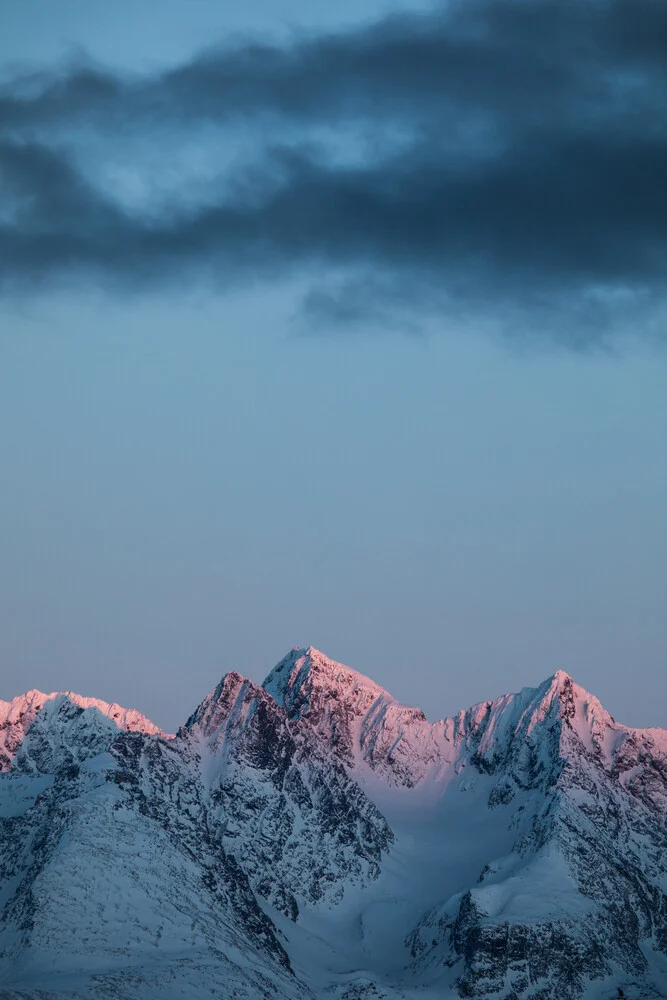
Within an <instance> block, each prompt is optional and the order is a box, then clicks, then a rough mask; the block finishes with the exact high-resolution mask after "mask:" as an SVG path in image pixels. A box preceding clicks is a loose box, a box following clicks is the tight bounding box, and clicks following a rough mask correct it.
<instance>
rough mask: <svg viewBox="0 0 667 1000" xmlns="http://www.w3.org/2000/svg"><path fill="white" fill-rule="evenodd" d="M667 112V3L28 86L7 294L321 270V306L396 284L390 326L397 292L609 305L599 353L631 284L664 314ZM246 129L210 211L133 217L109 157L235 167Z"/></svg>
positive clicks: (9, 226) (386, 29)
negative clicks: (109, 175)
mask: <svg viewBox="0 0 667 1000" xmlns="http://www.w3.org/2000/svg"><path fill="white" fill-rule="evenodd" d="M665 107H667V5H666V4H664V3H663V2H662V0H591V3H588V4H578V3H576V4H575V3H563V2H562V0H466V2H465V3H455V4H452V5H450V6H449V7H448V8H447V9H446V10H443V11H439V12H438V13H436V14H433V15H432V16H429V17H426V16H420V17H416V16H412V17H403V18H393V19H390V20H386V21H383V22H382V23H379V24H376V25H372V26H366V27H363V28H361V29H359V30H358V31H357V32H354V33H346V34H340V35H327V36H324V37H317V38H303V39H297V40H295V41H294V42H293V43H292V44H290V45H287V46H284V47H282V48H280V47H275V46H269V45H259V44H247V45H243V46H237V47H236V48H235V49H225V50H215V51H209V52H206V53H204V54H202V55H200V56H199V57H197V58H196V59H193V60H192V61H191V62H190V63H188V64H187V65H185V66H182V67H178V68H176V69H172V70H170V71H168V72H165V73H162V74H160V75H158V76H154V77H151V78H145V77H142V78H132V79H130V78H124V77H121V76H117V75H114V74H113V73H110V72H108V71H103V70H100V69H99V68H95V67H91V66H87V65H79V66H70V67H68V68H67V69H66V70H64V71H63V72H61V73H60V74H51V75H49V74H44V73H34V72H33V73H32V74H25V75H24V76H22V77H21V78H20V79H19V78H16V79H13V80H11V81H10V82H8V83H6V84H5V85H4V87H3V88H0V184H1V185H2V186H1V188H0V194H1V197H2V203H0V267H1V278H2V285H3V287H4V288H5V289H21V288H25V287H34V285H35V284H36V283H42V282H43V281H44V280H45V279H56V280H59V281H61V280H63V279H64V278H66V277H67V276H68V275H70V276H75V277H77V278H78V277H80V276H81V275H83V274H86V275H88V276H89V277H91V278H95V279H97V280H103V281H105V282H109V281H111V282H114V283H120V284H122V285H123V286H125V287H136V288H144V287H151V286H155V285H157V286H159V285H160V283H161V282H164V281H166V280H170V281H171V280H172V279H173V277H174V276H175V275H179V276H180V278H181V279H182V280H195V279H196V280H201V279H203V278H204V279H206V280H207V281H210V282H213V283H214V284H215V285H217V286H220V287H225V286H226V285H229V284H231V283H234V282H238V281H240V280H243V279H245V278H248V277H252V278H257V277H264V276H271V275H274V274H281V273H284V272H286V271H288V270H291V269H294V268H301V269H304V270H305V271H306V272H307V273H308V274H311V275H313V274H315V275H317V274H328V273H331V274H332V275H334V279H333V281H332V283H331V284H330V285H327V284H326V283H325V284H324V285H322V283H321V280H318V281H316V288H315V289H314V290H313V292H312V293H311V294H310V295H309V296H308V297H307V301H306V306H307V307H308V308H309V309H310V310H311V312H312V313H313V314H317V315H318V316H320V317H321V316H322V315H324V314H328V315H329V318H330V319H333V320H335V321H337V322H350V321H352V320H354V319H355V318H358V317H359V315H360V313H361V312H363V295H360V292H359V289H360V287H364V283H363V282H361V284H360V281H359V277H360V276H361V275H362V274H369V275H371V274H373V275H375V277H376V279H377V280H371V281H369V282H368V283H367V285H366V287H367V288H368V299H369V302H368V310H369V312H370V313H375V314H378V315H382V314H383V310H382V309H380V310H379V312H378V305H377V302H375V303H372V302H371V301H370V299H372V298H373V297H376V296H377V295H378V294H380V293H378V292H377V291H374V289H376V290H377V289H386V288H387V287H392V286H394V287H400V288H401V289H404V290H405V291H404V294H403V299H404V301H405V303H411V308H412V309H413V310H414V309H415V304H414V303H415V301H419V302H420V304H421V307H422V308H429V307H431V308H436V309H439V308H449V309H456V308H461V307H465V308H467V309H471V308H475V307H477V308H480V309H488V310H493V309H496V308H498V307H502V309H503V310H505V311H506V312H507V313H508V314H512V313H515V314H517V315H518V314H519V313H523V314H524V315H525V314H526V313H530V312H531V311H532V312H533V314H534V315H535V316H537V315H538V314H540V315H542V316H544V315H545V314H546V313H548V312H549V311H551V313H552V315H556V314H558V313H559V311H560V310H562V307H563V303H568V310H569V313H570V315H571V316H572V315H574V314H575V313H576V309H575V308H574V307H575V306H576V303H581V304H582V308H583V306H584V305H585V304H586V303H587V302H588V303H589V304H590V303H591V302H594V303H595V308H594V310H593V311H592V312H590V311H589V314H588V315H589V319H590V316H594V317H595V322H594V323H592V324H591V323H590V322H589V324H588V326H587V327H586V323H585V322H584V320H583V319H582V316H583V312H581V313H580V316H579V320H578V322H579V326H580V328H579V329H578V330H577V331H574V330H573V333H572V342H573V343H574V342H579V341H580V340H581V336H582V334H581V329H583V328H584V327H586V329H587V330H588V331H589V332H588V333H587V334H586V337H587V338H588V339H591V340H595V339H596V338H599V337H600V335H601V334H602V332H603V328H604V325H605V321H606V319H608V318H609V315H610V314H611V312H612V311H613V310H617V309H618V301H619V298H618V296H619V294H621V296H622V297H624V298H623V301H625V302H628V303H629V304H630V307H632V305H633V304H634V305H637V306H638V305H639V304H642V306H652V307H654V308H656V309H659V308H662V306H663V304H664V300H663V296H664V288H665V279H666V278H667V263H666V261H667V257H666V253H667V184H665V178H666V177H667V122H666V120H665V111H664V109H665ZM323 132H324V133H326V138H325V139H322V133H323ZM232 135H233V137H234V142H236V143H238V142H239V141H241V145H243V146H244V147H245V148H247V149H248V150H252V151H253V156H252V159H253V161H254V162H253V164H252V169H251V170H249V165H248V162H247V161H248V159H249V157H250V154H248V157H246V160H245V162H243V163H241V162H240V161H238V160H237V161H233V162H232V163H231V165H230V164H229V163H227V164H226V166H224V168H223V167H222V166H221V167H220V169H219V171H218V175H217V177H216V178H215V183H213V184H211V183H208V184H207V185H205V186H204V185H203V186H202V190H201V192H200V193H199V195H198V187H197V185H198V179H197V177H196V176H193V177H186V178H184V184H187V186H188V191H189V193H190V195H191V197H190V198H189V200H188V202H187V204H184V203H183V202H182V201H181V200H179V198H177V197H176V196H174V197H173V198H172V199H171V200H170V197H169V196H167V197H166V198H162V200H161V202H160V204H159V206H158V209H155V207H154V206H153V207H149V204H148V201H147V203H146V206H143V205H142V204H141V203H139V204H137V202H136V200H135V202H134V203H133V204H132V207H131V208H130V207H128V204H127V201H123V199H122V198H121V197H120V193H119V192H114V190H113V187H110V186H109V184H106V185H104V184H102V183H100V181H99V177H98V176H97V175H96V169H95V166H94V163H93V165H91V161H90V160H87V151H88V150H89V149H90V148H91V147H94V146H95V144H97V146H98V147H99V148H101V149H102V150H104V149H108V150H110V151H111V153H110V155H113V156H114V157H115V158H116V160H118V158H119V157H120V160H121V162H122V163H123V166H124V167H125V168H126V169H127V170H130V171H136V172H137V173H138V174H141V173H142V171H143V172H144V174H145V173H146V171H147V170H149V169H153V168H152V167H150V168H148V167H147V166H146V164H145V162H144V159H143V157H144V155H145V149H146V144H147V143H149V144H150V143H151V142H153V143H154V145H155V147H156V149H157V150H158V151H159V149H160V146H161V144H162V143H164V144H165V150H169V149H172V148H176V149H178V150H179V151H181V152H182V151H184V150H185V151H187V150H189V149H195V148H197V149H200V148H203V149H206V148H209V149H210V158H214V157H215V156H216V155H217V153H216V150H219V146H216V143H219V142H220V141H223V142H224V140H225V137H231V136H232ZM239 137H240V140H239ZM139 140H141V141H140V144H139V146H138V142H139ZM358 148H360V149H361V150H362V152H361V153H359V152H358ZM166 155H167V154H166V153H165V157H166ZM145 182H146V181H145V178H144V183H145ZM149 200H150V199H149ZM3 204H4V206H5V207H4V209H3V207H2V205H3ZM341 276H342V278H341ZM350 289H354V292H353V293H351V292H350ZM346 290H347V291H346ZM605 301H607V302H608V303H609V306H608V309H607V310H606V311H605V307H604V302H605Z"/></svg>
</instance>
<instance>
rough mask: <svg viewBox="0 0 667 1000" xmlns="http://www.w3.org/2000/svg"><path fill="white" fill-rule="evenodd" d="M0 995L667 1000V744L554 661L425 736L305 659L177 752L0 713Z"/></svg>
mask: <svg viewBox="0 0 667 1000" xmlns="http://www.w3.org/2000/svg"><path fill="white" fill-rule="evenodd" d="M0 769H1V770H2V772H3V773H0V984H2V985H1V986H0V993H1V994H2V996H3V997H7V998H8V1000H9V998H12V1000H14V998H16V1000H19V998H21V1000H28V998H36V997H41V996H46V995H48V996H49V998H50V1000H51V998H52V1000H83V998H94V997H95V998H96V997H99V996H105V997H107V998H109V1000H121V998H122V1000H125V998H130V997H131V998H132V1000H154V998H155V997H156V996H160V997H161V998H165V1000H172V998H173V1000H176V997H181V996H183V995H187V996H188V997H190V998H192V1000H199V998H201V1000H203V998H204V997H210V996H211V995H219V994H220V990H221V989H222V990H223V993H222V994H221V995H224V996H225V997H237V998H246V1000H251V998H253V1000H254V998H255V997H267V998H268V997H275V996H280V997H286V998H295V1000H296V998H299V1000H301V998H304V1000H305V998H311V1000H315V998H318V1000H319V998H328V1000H371V998H373V1000H378V998H382V1000H436V998H451V1000H458V998H473V1000H475V998H476V1000H487V998H488V997H491V996H493V997H498V1000H524V998H525V1000H606V998H608V997H612V996H615V995H618V990H619V989H621V990H622V991H623V993H624V994H625V996H626V997H628V998H633V997H634V998H637V1000H638V998H640V997H660V996H667V989H666V988H665V984H666V983H667V867H666V860H665V859H666V857H667V827H666V816H667V733H666V732H665V731H664V730H660V729H645V730H642V729H630V728H628V727H625V726H622V725H620V724H619V723H617V722H616V721H615V720H614V719H613V718H612V717H611V716H610V715H609V714H608V713H607V712H606V711H605V710H604V708H603V707H602V706H601V705H600V702H599V701H598V700H597V698H595V697H594V696H593V695H591V694H589V693H588V692H587V691H585V690H584V689H583V688H581V687H579V686H578V685H577V684H576V683H575V682H574V681H573V680H572V678H571V677H569V676H568V674H566V673H564V672H563V671H557V672H556V673H555V674H554V675H553V676H551V677H549V678H547V680H545V681H544V682H543V683H542V684H540V685H538V686H537V687H535V688H524V689H523V690H522V691H520V692H518V693H517V694H508V695H504V696H502V697H501V698H496V699H494V700H492V701H486V702H482V703H480V704H478V705H475V706H473V707H472V708H470V709H467V710H465V711H461V712H459V713H457V714H456V715H455V716H453V717H452V718H448V719H443V720H441V721H438V722H429V721H428V720H427V719H426V717H425V715H424V713H423V712H422V711H421V710H420V709H418V708H413V707H409V706H406V705H402V704H401V703H400V702H398V701H397V700H396V699H395V698H393V697H392V696H391V695H390V694H389V692H387V691H386V690H385V689H384V688H382V687H380V686H379V685H377V684H376V683H374V682H373V681H372V680H370V679H369V678H367V677H365V676H364V675H363V674H360V673H358V672H357V671H354V670H352V669H350V668H349V667H346V666H344V665H343V664H340V663H337V662H336V661H334V660H331V659H329V658H328V657H326V656H325V655H324V654H323V653H321V652H319V651H318V650H316V649H313V648H312V647H309V648H308V649H294V650H292V651H291V652H290V653H289V654H288V655H287V656H286V657H284V658H283V659H282V660H281V661H280V662H279V663H278V665H277V666H276V667H275V668H274V669H273V670H272V671H271V672H270V674H269V675H268V677H267V678H266V680H265V682H264V684H263V685H262V686H259V685H256V684H254V683H252V682H251V681H249V680H247V679H245V678H244V677H243V676H242V675H241V674H239V673H237V672H231V673H228V674H226V675H225V676H224V677H223V678H222V680H221V682H220V684H219V685H218V686H217V687H216V688H215V690H214V691H212V692H211V694H209V695H208V696H207V697H206V698H205V699H204V700H203V701H202V702H201V704H200V705H199V706H198V707H197V708H196V709H195V710H194V711H193V712H192V714H191V715H190V717H189V718H188V719H187V721H186V722H185V723H184V725H183V726H182V727H181V729H179V731H178V733H177V734H176V736H175V737H168V736H166V735H165V734H163V733H161V732H160V730H158V729H157V727H155V726H154V725H153V724H152V723H150V722H149V721H148V720H147V719H145V718H144V717H143V716H141V715H139V713H137V712H133V711H128V710H125V709H121V708H120V707H119V706H117V705H107V704H106V703H104V702H97V701H95V700H93V699H85V698H81V697H79V696H78V695H74V694H71V693H67V694H53V695H43V694H41V693H39V692H35V691H31V692H29V693H28V694H27V695H25V696H23V697H21V698H18V699H15V700H14V701H13V702H0Z"/></svg>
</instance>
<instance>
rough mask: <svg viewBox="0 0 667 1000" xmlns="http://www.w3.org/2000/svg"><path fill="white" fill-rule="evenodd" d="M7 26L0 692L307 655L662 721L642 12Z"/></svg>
mask: <svg viewBox="0 0 667 1000" xmlns="http://www.w3.org/2000/svg"><path fill="white" fill-rule="evenodd" d="M279 7H280V11H279V13H278V9H277V8H278V5H276V4H275V3H269V2H268V0H267V2H260V0H254V2H246V3H244V4H242V5H230V4H220V3H217V2H214V0H190V2H188V3H187V4H186V3H183V2H180V0H179V2H175V0H170V2H163V3H161V4H160V5H156V4H155V3H153V2H152V0H131V2H130V0H117V2H116V3H114V4H106V3H105V4H102V3H91V0H60V2H59V3H58V4H52V3H49V2H48V0H5V3H4V5H3V13H2V18H3V25H2V32H1V33H0V470H1V471H0V476H1V479H2V482H1V487H2V488H1V491H0V552H1V558H0V698H4V699H9V698H12V697H14V696H15V695H17V694H20V693H22V692H23V691H25V690H27V689H29V688H32V687H37V688H40V689H42V690H47V691H50V690H57V689H71V690H76V691H79V692H80V693H82V694H85V695H94V696H96V697H100V698H104V699H106V700H109V701H111V700H115V701H118V702H120V703H121V704H124V705H127V706H131V707H136V708H139V709H140V710H141V711H143V712H144V713H145V714H147V715H148V716H149V717H150V718H151V719H153V721H155V722H156V723H157V724H159V725H162V726H163V727H165V728H167V729H172V730H173V729H174V728H175V727H177V726H178V725H179V724H180V723H181V722H183V721H184V720H185V718H186V717H187V715H188V714H189V712H190V711H191V710H192V709H193V708H194V706H195V705H196V704H197V703H198V702H199V701H200V700H201V699H202V698H203V697H204V695H205V694H206V693H207V692H208V691H209V690H211V689H212V687H213V686H214V685H215V684H216V683H217V681H218V680H219V677H220V675H221V674H222V673H224V672H225V671H227V670H229V669H237V670H240V671H241V672H242V673H244V674H246V675H247V676H250V677H251V678H253V679H254V680H257V681H260V680H261V679H262V678H263V677H264V675H265V674H266V673H268V671H269V669H270V668H271V667H272V666H273V664H274V663H275V662H276V661H277V660H278V659H280V658H281V657H282V656H283V655H284V653H285V652H287V650H288V649H289V648H291V647H292V646H294V645H307V644H309V643H312V644H313V645H315V646H317V647H318V648H320V649H322V650H324V651H325V652H326V653H327V654H328V655H330V656H332V657H334V658H336V659H339V660H342V661H343V662H346V663H349V664H350V665H351V666H354V667H355V668H357V669H359V670H361V671H363V672H365V673H367V674H369V675H370V676H372V677H373V678H374V679H375V680H376V681H378V682H379V683H381V684H383V685H384V686H385V687H387V688H388V689H389V690H390V691H392V693H393V694H395V695H396V696H397V697H399V698H401V699H402V700H404V701H407V702H409V703H413V704H419V705H420V706H421V707H422V708H423V709H424V710H425V711H426V712H427V715H428V716H429V718H437V717H440V716H442V715H445V714H451V713H453V712H454V711H456V710H457V709H458V708H460V707H464V706H467V705H469V704H471V703H473V702H475V701H478V700H482V699H485V698H489V697H494V696H496V695H499V694H501V693H503V692H505V691H508V690H516V689H518V688H519V687H521V686H523V685H527V684H537V683H539V682H540V681H541V680H543V679H544V678H545V677H546V676H548V675H549V674H551V673H552V672H553V671H554V670H556V669H558V668H562V669H565V670H567V671H568V672H570V673H571V674H572V675H573V676H574V677H575V679H576V680H577V681H578V682H579V683H581V684H583V685H584V686H585V687H587V688H588V689H589V690H592V691H593V692H594V693H595V694H597V695H598V697H599V698H600V699H601V700H602V702H603V704H605V706H606V707H607V708H608V709H609V711H611V712H612V714H613V715H614V716H615V717H616V718H617V719H619V720H620V721H623V722H626V723H628V724H631V725H662V726H664V725H666V724H667V711H666V706H667V670H666V669H665V663H666V653H667V614H666V610H667V516H666V514H665V511H667V449H666V443H667V403H666V401H665V400H666V399H667V392H666V390H667V358H666V355H665V350H664V341H665V336H664V333H665V318H666V316H667V310H666V309H665V299H666V293H665V289H666V288H667V280H666V279H667V265H666V260H667V194H666V191H665V184H664V177H665V176H667V129H666V127H665V116H664V108H665V107H666V106H667V70H666V67H667V52H665V40H666V39H667V6H665V5H664V3H660V2H657V0H632V2H631V0H601V2H600V3H597V4H591V5H579V4H576V5H575V4H563V3H562V2H560V0H558V2H556V0H543V2H540V3H537V2H536V0H535V2H534V0H467V2H466V3H465V4H463V3H461V4H459V3H450V4H449V5H447V6H437V7H434V6H431V5H429V4H427V3H419V4H418V3H412V4H402V5H401V6H397V5H396V4H391V3H388V2H373V0H365V2H364V3H363V4H362V3H356V2H355V3H354V4H347V5H336V7H335V9H334V8H333V7H332V6H331V5H318V7H319V9H318V7H315V8H314V6H313V5H312V4H306V3H305V2H303V3H302V2H297V0H291V2H290V3H283V4H280V5H279Z"/></svg>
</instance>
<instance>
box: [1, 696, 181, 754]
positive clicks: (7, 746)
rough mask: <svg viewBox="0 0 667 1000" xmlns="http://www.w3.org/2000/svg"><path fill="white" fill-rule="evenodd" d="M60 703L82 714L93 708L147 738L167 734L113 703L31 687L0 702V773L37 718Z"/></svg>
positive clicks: (120, 726) (143, 718) (122, 726)
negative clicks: (45, 691)
mask: <svg viewBox="0 0 667 1000" xmlns="http://www.w3.org/2000/svg"><path fill="white" fill-rule="evenodd" d="M63 701H66V702H70V703H71V704H72V705H74V706H75V707H76V708H77V709H81V710H83V711H85V710H87V709H96V710H97V711H98V712H100V713H101V714H102V715H103V716H105V717H106V718H107V719H110V720H111V721H112V722H113V723H114V724H115V725H116V726H117V727H118V729H126V730H128V731H130V732H140V733H146V734H147V735H149V736H153V735H155V734H159V735H161V736H165V735H167V734H166V733H163V732H162V730H161V729H159V728H158V726H156V725H154V724H153V723H152V722H151V721H150V720H149V719H147V718H146V717H145V716H144V715H142V714H141V712H137V711H136V709H134V708H122V707H121V706H120V705H118V704H116V702H112V703H111V704H109V703H108V702H106V701H100V700H99V699H98V698H85V697H83V696H82V695H80V694H76V693H75V692H74V691H52V692H51V693H50V694H44V692H43V691H38V690H37V689H36V688H33V689H31V690H30V691H27V692H26V693H25V694H22V695H19V696H18V697H16V698H14V699H13V700H12V701H0V772H1V771H7V770H9V768H10V767H11V763H12V761H13V759H14V757H15V756H16V752H17V750H18V749H19V747H20V746H21V744H22V742H23V739H24V737H25V735H26V733H27V732H28V730H29V729H30V727H31V726H32V725H33V723H34V722H35V720H36V719H37V717H38V716H39V715H40V714H41V713H42V712H43V711H44V710H45V709H47V708H48V706H49V705H51V704H52V703H53V704H59V703H60V702H63Z"/></svg>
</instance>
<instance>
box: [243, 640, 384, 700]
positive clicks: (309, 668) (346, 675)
mask: <svg viewBox="0 0 667 1000" xmlns="http://www.w3.org/2000/svg"><path fill="white" fill-rule="evenodd" d="M262 687H263V688H264V689H265V690H266V691H268V693H269V694H270V695H272V697H273V698H275V700H276V701H277V702H278V703H279V704H282V705H284V707H285V708H286V709H287V711H288V712H289V713H290V714H295V710H297V709H299V708H303V707H304V699H306V698H308V697H309V695H310V694H312V692H313V691H315V690H317V691H320V692H322V693H324V694H326V695H327V696H329V697H334V698H336V697H339V696H340V695H341V694H343V693H344V695H345V697H346V699H348V700H349V699H350V697H351V698H352V699H353V700H355V701H359V700H360V701H363V702H372V701H374V700H375V699H377V698H384V699H386V700H387V701H394V700H395V699H394V698H393V697H392V695H390V694H389V692H388V691H385V689H384V688H382V687H380V685H379V684H376V683H375V681H372V680H371V679H370V678H369V677H366V676H365V675H364V674H361V673H359V672H358V671H357V670H353V669H352V667H347V666H345V664H344V663H339V662H338V661H337V660H332V659H331V658H330V657H328V656H326V654H325V653H323V652H321V650H319V649H315V647H314V646H308V647H307V648H306V649H303V648H302V647H299V646H295V647H294V649H292V650H290V652H289V653H288V654H287V656H285V657H283V659H282V660H281V661H280V662H279V663H278V664H277V665H276V666H275V667H274V668H273V670H272V671H271V673H270V674H269V675H268V677H267V678H266V679H265V681H264V683H263V685H262ZM296 714H301V713H300V712H297V713H296Z"/></svg>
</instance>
